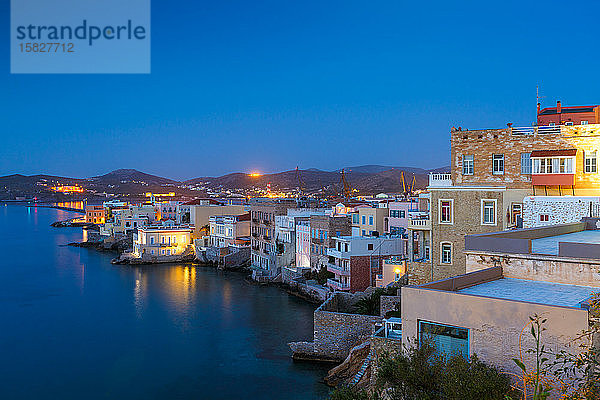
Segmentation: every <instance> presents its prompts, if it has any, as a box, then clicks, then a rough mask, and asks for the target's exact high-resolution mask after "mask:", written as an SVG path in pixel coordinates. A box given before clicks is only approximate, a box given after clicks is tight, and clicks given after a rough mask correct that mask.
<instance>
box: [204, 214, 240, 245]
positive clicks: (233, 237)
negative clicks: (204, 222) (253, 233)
mask: <svg viewBox="0 0 600 400" xmlns="http://www.w3.org/2000/svg"><path fill="white" fill-rule="evenodd" d="M209 225H210V245H211V246H214V247H228V246H229V245H243V244H249V242H250V213H246V214H242V215H213V216H211V217H209Z"/></svg>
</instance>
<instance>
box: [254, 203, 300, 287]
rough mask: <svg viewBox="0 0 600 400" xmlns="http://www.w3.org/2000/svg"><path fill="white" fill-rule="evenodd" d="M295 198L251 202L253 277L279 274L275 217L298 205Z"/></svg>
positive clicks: (258, 277) (285, 213)
mask: <svg viewBox="0 0 600 400" xmlns="http://www.w3.org/2000/svg"><path fill="white" fill-rule="evenodd" d="M296 204H297V203H296V201H295V200H287V199H268V200H264V199H253V201H252V203H251V204H250V217H251V219H250V234H251V236H252V237H251V246H252V253H251V263H252V268H253V278H254V279H260V278H262V277H264V278H269V277H274V276H276V275H277V274H279V273H280V272H281V271H280V269H281V267H279V266H278V265H277V260H276V257H277V243H276V241H275V217H276V216H278V215H287V210H288V209H289V208H295V207H296Z"/></svg>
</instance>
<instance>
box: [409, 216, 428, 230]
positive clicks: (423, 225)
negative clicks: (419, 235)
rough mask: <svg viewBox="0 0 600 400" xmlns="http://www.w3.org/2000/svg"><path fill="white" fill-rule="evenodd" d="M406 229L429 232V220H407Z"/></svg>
mask: <svg viewBox="0 0 600 400" xmlns="http://www.w3.org/2000/svg"><path fill="white" fill-rule="evenodd" d="M408 229H413V230H417V231H430V230H431V219H429V218H416V219H409V220H408Z"/></svg>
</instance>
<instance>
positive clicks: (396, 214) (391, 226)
mask: <svg viewBox="0 0 600 400" xmlns="http://www.w3.org/2000/svg"><path fill="white" fill-rule="evenodd" d="M388 208H389V215H388V216H387V217H386V218H385V221H384V224H385V233H386V234H391V235H397V234H400V233H404V232H406V230H407V229H408V213H409V212H414V211H418V208H419V207H418V203H417V201H390V202H389V203H388Z"/></svg>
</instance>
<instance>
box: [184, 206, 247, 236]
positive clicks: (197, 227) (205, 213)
mask: <svg viewBox="0 0 600 400" xmlns="http://www.w3.org/2000/svg"><path fill="white" fill-rule="evenodd" d="M186 210H187V207H186ZM185 212H187V211H185ZM247 212H248V211H247V210H245V207H244V206H243V205H219V204H214V202H209V203H208V204H205V203H204V204H189V213H190V215H189V221H190V226H191V227H192V229H193V232H192V238H193V239H202V238H203V237H205V236H210V217H211V216H214V215H242V214H246V213H247ZM184 219H187V217H186V218H184Z"/></svg>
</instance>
